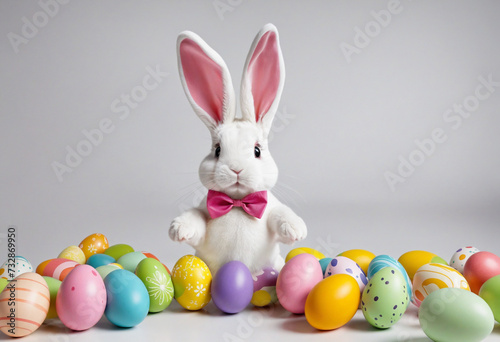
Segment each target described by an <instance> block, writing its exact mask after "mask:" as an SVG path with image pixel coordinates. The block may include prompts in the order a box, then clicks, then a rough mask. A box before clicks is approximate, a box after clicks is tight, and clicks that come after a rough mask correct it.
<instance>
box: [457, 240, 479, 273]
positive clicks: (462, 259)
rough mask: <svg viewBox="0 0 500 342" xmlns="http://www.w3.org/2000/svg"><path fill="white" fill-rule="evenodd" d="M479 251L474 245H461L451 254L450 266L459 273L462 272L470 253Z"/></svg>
mask: <svg viewBox="0 0 500 342" xmlns="http://www.w3.org/2000/svg"><path fill="white" fill-rule="evenodd" d="M477 252H479V249H477V248H476V247H472V246H469V247H462V248H460V249H459V250H457V251H456V252H455V254H453V256H452V257H451V260H450V266H451V267H453V268H454V269H456V270H457V271H458V272H460V273H464V267H465V263H466V262H467V260H468V259H469V258H470V256H471V255H473V254H475V253H477Z"/></svg>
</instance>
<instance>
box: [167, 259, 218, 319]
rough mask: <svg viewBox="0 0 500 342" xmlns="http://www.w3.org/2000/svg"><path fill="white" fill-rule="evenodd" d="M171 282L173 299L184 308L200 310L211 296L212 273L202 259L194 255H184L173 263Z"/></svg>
mask: <svg viewBox="0 0 500 342" xmlns="http://www.w3.org/2000/svg"><path fill="white" fill-rule="evenodd" d="M172 282H173V283H174V296H175V299H176V300H177V302H178V303H179V304H180V305H181V306H182V307H183V308H185V309H188V310H200V309H202V308H203V307H204V306H205V305H207V304H208V303H209V302H210V299H211V298H212V297H211V296H210V287H211V284H212V274H211V273H210V270H209V269H208V266H207V265H206V264H205V263H204V262H203V260H201V259H200V258H198V257H196V256H194V255H185V256H183V257H182V258H180V259H179V260H178V261H177V262H176V263H175V266H174V268H173V269H172Z"/></svg>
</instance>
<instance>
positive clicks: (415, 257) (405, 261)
mask: <svg viewBox="0 0 500 342" xmlns="http://www.w3.org/2000/svg"><path fill="white" fill-rule="evenodd" d="M398 261H399V262H400V263H401V265H403V267H404V268H405V270H406V273H408V277H410V280H411V281H413V275H414V274H415V272H417V270H418V269H419V268H420V267H422V266H423V265H425V264H443V265H448V263H447V262H446V261H445V260H444V259H443V258H441V257H438V256H437V255H436V254H434V253H430V252H426V251H409V252H406V253H404V254H403V255H401V256H400V257H399V259H398Z"/></svg>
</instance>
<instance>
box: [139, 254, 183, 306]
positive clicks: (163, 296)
mask: <svg viewBox="0 0 500 342" xmlns="http://www.w3.org/2000/svg"><path fill="white" fill-rule="evenodd" d="M135 273H136V275H137V277H139V279H141V280H142V282H143V283H144V285H145V286H146V288H147V290H148V293H149V312H160V311H163V310H165V308H167V307H168V306H169V305H170V303H171V302H172V298H173V297H174V284H173V283H172V279H171V277H170V274H168V272H167V270H166V269H165V267H164V266H163V265H162V263H161V262H159V261H158V260H156V259H153V258H146V259H143V260H141V262H140V263H139V264H138V265H137V269H136V272H135Z"/></svg>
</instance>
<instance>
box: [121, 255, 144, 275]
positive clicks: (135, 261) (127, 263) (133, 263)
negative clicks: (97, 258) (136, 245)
mask: <svg viewBox="0 0 500 342" xmlns="http://www.w3.org/2000/svg"><path fill="white" fill-rule="evenodd" d="M144 259H146V256H145V255H144V254H143V253H142V252H131V253H127V254H125V255H122V256H121V257H120V258H119V259H118V260H116V263H118V264H120V265H122V266H123V269H124V270H127V271H130V272H132V273H134V272H135V269H136V268H137V265H139V263H140V262H141V261H142V260H144Z"/></svg>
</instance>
